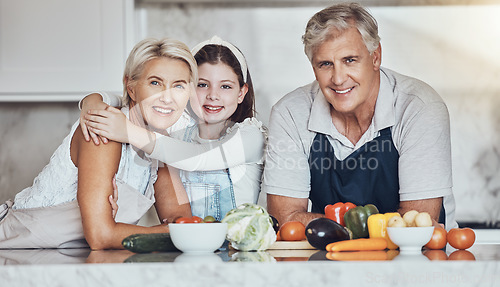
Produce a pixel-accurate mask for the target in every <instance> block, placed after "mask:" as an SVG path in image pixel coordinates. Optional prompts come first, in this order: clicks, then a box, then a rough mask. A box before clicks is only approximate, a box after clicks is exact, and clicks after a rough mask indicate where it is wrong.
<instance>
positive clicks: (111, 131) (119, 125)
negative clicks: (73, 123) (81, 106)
mask: <svg viewBox="0 0 500 287" xmlns="http://www.w3.org/2000/svg"><path fill="white" fill-rule="evenodd" d="M84 118H85V120H86V122H85V123H86V125H87V127H88V129H89V131H92V132H93V133H95V134H97V135H99V136H101V137H106V138H108V139H110V140H114V141H117V142H122V143H129V142H130V141H129V133H128V127H129V125H133V124H132V123H131V122H130V121H129V120H128V119H127V117H126V116H125V115H124V114H123V113H122V112H121V111H120V110H118V109H116V108H113V107H110V106H108V107H106V109H104V110H90V111H89V112H88V114H87V115H85V117H84Z"/></svg>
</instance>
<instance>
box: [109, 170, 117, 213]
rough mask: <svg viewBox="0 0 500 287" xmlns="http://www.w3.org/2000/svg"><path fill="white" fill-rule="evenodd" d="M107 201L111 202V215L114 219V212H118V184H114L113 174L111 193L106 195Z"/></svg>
mask: <svg viewBox="0 0 500 287" xmlns="http://www.w3.org/2000/svg"><path fill="white" fill-rule="evenodd" d="M108 200H109V203H110V204H111V209H112V211H111V215H112V216H113V219H115V217H116V214H117V213H118V204H117V202H118V186H117V185H116V175H115V176H113V194H110V195H109V197H108Z"/></svg>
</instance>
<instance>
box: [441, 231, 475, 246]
mask: <svg viewBox="0 0 500 287" xmlns="http://www.w3.org/2000/svg"><path fill="white" fill-rule="evenodd" d="M446 239H447V240H448V243H449V244H450V245H451V246H452V247H453V248H456V249H467V248H469V247H471V246H472V245H473V244H474V241H476V234H475V233H474V230H472V229H470V228H453V229H451V230H450V231H449V232H448V235H447V236H446Z"/></svg>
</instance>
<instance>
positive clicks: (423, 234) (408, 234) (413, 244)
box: [387, 226, 434, 253]
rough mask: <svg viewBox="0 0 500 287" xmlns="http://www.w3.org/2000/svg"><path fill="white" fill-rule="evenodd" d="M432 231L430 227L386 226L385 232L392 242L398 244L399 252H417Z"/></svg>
mask: <svg viewBox="0 0 500 287" xmlns="http://www.w3.org/2000/svg"><path fill="white" fill-rule="evenodd" d="M433 232H434V226H430V227H387V234H388V235H389V238H390V239H391V241H392V242H394V244H396V245H397V246H399V251H400V252H407V253H410V252H411V253H418V252H420V251H421V250H422V247H423V246H424V245H425V244H427V243H428V242H429V241H430V240H431V237H432V233H433Z"/></svg>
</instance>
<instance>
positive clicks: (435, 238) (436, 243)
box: [425, 227, 447, 249]
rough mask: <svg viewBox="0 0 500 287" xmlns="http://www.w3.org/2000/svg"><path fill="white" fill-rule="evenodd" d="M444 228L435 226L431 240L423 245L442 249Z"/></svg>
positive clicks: (444, 234)
mask: <svg viewBox="0 0 500 287" xmlns="http://www.w3.org/2000/svg"><path fill="white" fill-rule="evenodd" d="M446 242H447V241H446V229H444V228H442V227H435V228H434V233H432V237H431V240H430V241H429V242H428V243H427V244H426V245H425V247H427V249H443V248H444V247H445V246H446Z"/></svg>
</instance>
